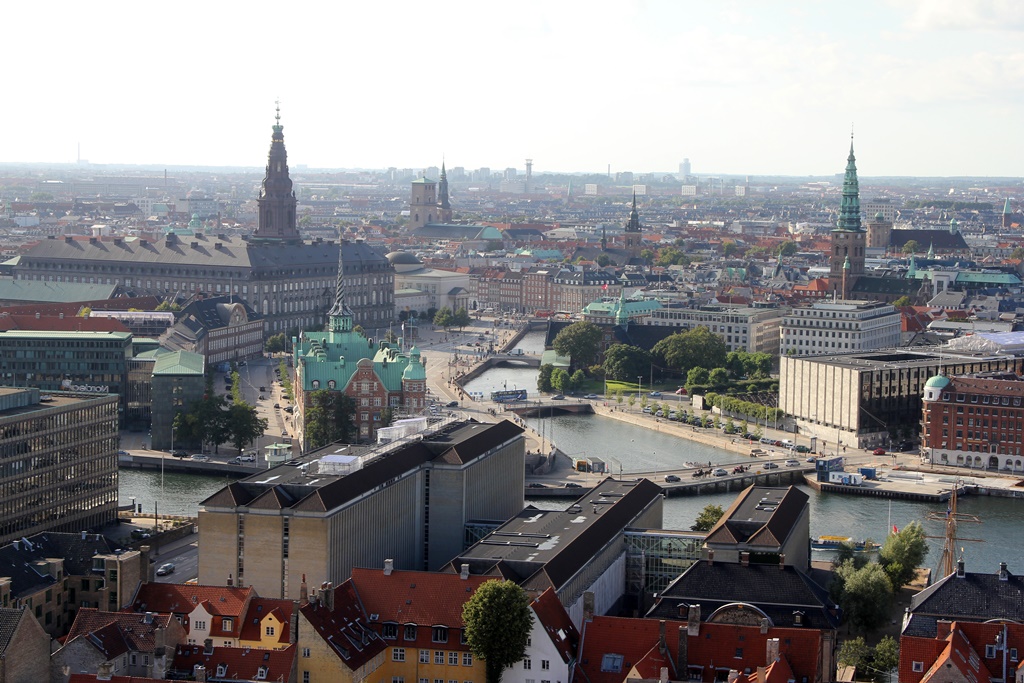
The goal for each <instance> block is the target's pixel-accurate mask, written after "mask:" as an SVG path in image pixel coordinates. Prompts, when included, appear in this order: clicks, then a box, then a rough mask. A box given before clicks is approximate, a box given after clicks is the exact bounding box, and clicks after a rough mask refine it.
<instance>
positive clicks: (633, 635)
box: [576, 617, 686, 683]
mask: <svg viewBox="0 0 1024 683" xmlns="http://www.w3.org/2000/svg"><path fill="white" fill-rule="evenodd" d="M680 628H683V629H685V628H686V624H685V623H684V622H681V621H667V622H665V646H666V648H667V649H668V655H669V656H670V657H671V658H672V659H677V658H678V655H679V638H678V633H679V629H680ZM659 629H660V622H659V621H658V620H657V619H627V618H624V617H594V619H593V621H590V622H587V623H586V624H584V626H583V639H582V641H581V644H582V647H583V650H582V651H581V652H580V654H579V658H578V659H577V665H576V666H577V669H578V670H579V672H581V673H582V674H583V675H584V677H585V679H584V680H586V681H588V683H622V681H624V680H625V679H626V674H627V673H629V671H630V669H632V668H633V666H634V665H635V664H636V663H637V662H640V661H641V660H643V659H645V658H646V657H647V656H648V654H649V653H650V652H651V650H652V649H654V648H656V647H658V644H659V642H658V641H659ZM608 654H616V655H622V663H621V667H619V670H617V671H602V670H601V669H602V668H603V667H602V663H603V662H604V656H605V655H608ZM605 668H608V667H605ZM654 678H657V676H654Z"/></svg>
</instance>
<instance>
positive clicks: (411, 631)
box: [403, 624, 416, 640]
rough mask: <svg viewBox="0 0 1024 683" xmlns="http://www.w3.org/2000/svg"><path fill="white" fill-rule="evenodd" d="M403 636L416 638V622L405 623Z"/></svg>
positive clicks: (408, 638) (410, 638)
mask: <svg viewBox="0 0 1024 683" xmlns="http://www.w3.org/2000/svg"><path fill="white" fill-rule="evenodd" d="M403 637H404V638H405V640H416V624H406V625H405V633H404V635H403Z"/></svg>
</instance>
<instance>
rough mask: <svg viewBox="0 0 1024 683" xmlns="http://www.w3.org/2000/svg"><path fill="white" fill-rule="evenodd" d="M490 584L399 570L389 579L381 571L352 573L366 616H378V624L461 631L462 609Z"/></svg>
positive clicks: (475, 578)
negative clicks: (442, 627)
mask: <svg viewBox="0 0 1024 683" xmlns="http://www.w3.org/2000/svg"><path fill="white" fill-rule="evenodd" d="M491 580H493V579H490V578H486V577H481V576H474V575H470V576H469V577H468V578H466V579H463V578H461V577H460V576H459V575H458V574H435V573H432V572H416V571H402V570H398V569H396V570H394V571H392V572H391V575H390V576H386V575H385V574H384V571H383V570H381V569H353V570H352V583H353V585H354V586H355V590H356V594H357V595H358V597H359V599H360V600H361V601H362V603H363V607H364V608H365V610H366V613H367V614H371V615H372V614H376V615H378V618H377V620H376V621H377V623H384V622H388V621H391V622H396V623H399V624H409V623H412V624H418V625H421V626H432V625H438V626H439V625H444V626H448V627H449V628H462V626H463V623H462V605H463V604H464V603H465V602H466V601H467V600H468V599H469V598H470V597H471V596H472V595H473V592H474V591H476V589H477V588H478V587H479V586H480V585H481V584H482V583H484V582H485V581H491Z"/></svg>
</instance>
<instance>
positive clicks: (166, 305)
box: [156, 299, 181, 312]
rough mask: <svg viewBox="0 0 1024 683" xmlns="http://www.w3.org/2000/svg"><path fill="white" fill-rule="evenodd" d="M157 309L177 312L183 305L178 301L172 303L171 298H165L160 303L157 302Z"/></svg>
mask: <svg viewBox="0 0 1024 683" xmlns="http://www.w3.org/2000/svg"><path fill="white" fill-rule="evenodd" d="M156 310H158V311H175V312H177V311H180V310H181V306H179V305H178V304H176V303H172V302H171V300H170V299H164V300H163V301H161V302H160V303H159V304H157V307H156Z"/></svg>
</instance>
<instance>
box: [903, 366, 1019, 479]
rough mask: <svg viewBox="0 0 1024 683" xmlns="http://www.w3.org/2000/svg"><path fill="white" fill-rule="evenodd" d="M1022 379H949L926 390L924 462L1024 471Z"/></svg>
mask: <svg viewBox="0 0 1024 683" xmlns="http://www.w3.org/2000/svg"><path fill="white" fill-rule="evenodd" d="M1022 398H1024V378H1022V377H1021V376H1019V375H1017V374H1014V373H1012V372H993V373H978V374H974V375H958V376H954V377H946V376H945V375H935V376H934V377H932V378H930V379H929V380H928V381H927V382H926V383H925V385H924V397H923V403H924V410H923V419H922V434H921V458H922V459H927V460H928V461H930V462H932V463H935V464H938V465H959V466H961V467H970V468H972V469H985V470H993V471H1005V472H1013V473H1019V472H1024V456H1022V455H1021V444H1022V442H1024V431H1022V430H1024V407H1022V406H1021V400H1022Z"/></svg>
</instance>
